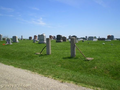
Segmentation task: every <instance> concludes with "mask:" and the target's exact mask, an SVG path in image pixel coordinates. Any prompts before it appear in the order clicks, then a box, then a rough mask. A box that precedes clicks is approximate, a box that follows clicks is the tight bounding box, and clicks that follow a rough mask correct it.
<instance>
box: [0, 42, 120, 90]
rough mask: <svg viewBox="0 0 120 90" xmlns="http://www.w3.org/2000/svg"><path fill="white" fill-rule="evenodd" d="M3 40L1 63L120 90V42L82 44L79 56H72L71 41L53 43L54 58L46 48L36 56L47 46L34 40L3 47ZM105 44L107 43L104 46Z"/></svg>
mask: <svg viewBox="0 0 120 90" xmlns="http://www.w3.org/2000/svg"><path fill="white" fill-rule="evenodd" d="M4 43H5V41H0V62H1V63H4V64H7V65H12V66H15V67H18V68H22V69H27V70H30V71H33V72H37V73H39V74H42V75H44V76H47V77H50V78H54V79H57V80H60V81H61V82H65V81H67V82H72V83H75V84H77V85H82V86H86V87H91V88H101V89H107V90H120V41H117V40H115V41H111V42H109V41H85V42H82V41H79V42H78V43H76V45H77V47H78V48H79V49H80V50H81V51H82V52H83V53H84V54H85V56H86V57H91V58H94V59H93V60H92V61H86V59H85V58H84V57H83V56H82V55H81V54H80V52H79V51H78V50H77V49H76V57H74V58H71V57H70V42H69V41H67V42H62V43H56V42H55V40H52V41H51V55H46V49H45V50H44V51H43V52H42V54H41V55H36V54H35V53H36V52H40V51H41V50H42V48H43V47H44V46H45V45H46V44H38V43H33V41H32V40H19V43H13V44H12V45H3V44H4ZM103 43H105V44H104V45H103Z"/></svg>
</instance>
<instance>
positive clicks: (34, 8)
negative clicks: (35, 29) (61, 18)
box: [31, 7, 39, 10]
mask: <svg viewBox="0 0 120 90" xmlns="http://www.w3.org/2000/svg"><path fill="white" fill-rule="evenodd" d="M31 9H33V10H39V8H36V7H31Z"/></svg>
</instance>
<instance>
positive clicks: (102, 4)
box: [94, 0, 106, 7]
mask: <svg viewBox="0 0 120 90" xmlns="http://www.w3.org/2000/svg"><path fill="white" fill-rule="evenodd" d="M94 1H95V2H96V3H97V4H99V5H101V6H103V7H106V4H105V2H104V1H103V0H94Z"/></svg>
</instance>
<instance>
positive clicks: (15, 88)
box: [0, 63, 91, 90]
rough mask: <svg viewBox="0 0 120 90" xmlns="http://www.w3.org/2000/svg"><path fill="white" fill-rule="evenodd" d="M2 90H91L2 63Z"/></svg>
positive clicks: (0, 79)
mask: <svg viewBox="0 0 120 90" xmlns="http://www.w3.org/2000/svg"><path fill="white" fill-rule="evenodd" d="M0 90H91V89H88V88H85V87H80V86H77V85H73V84H68V83H60V82H59V81H56V80H53V79H50V78H47V77H43V76H41V75H39V74H35V73H32V72H30V71H27V70H22V69H19V68H15V67H13V66H7V65H4V64H1V63H0Z"/></svg>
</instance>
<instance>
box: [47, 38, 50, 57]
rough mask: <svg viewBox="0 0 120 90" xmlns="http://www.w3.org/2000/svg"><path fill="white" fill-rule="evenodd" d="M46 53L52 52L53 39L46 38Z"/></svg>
mask: <svg viewBox="0 0 120 90" xmlns="http://www.w3.org/2000/svg"><path fill="white" fill-rule="evenodd" d="M46 41H47V42H46V53H47V55H50V54H51V40H50V38H46Z"/></svg>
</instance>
